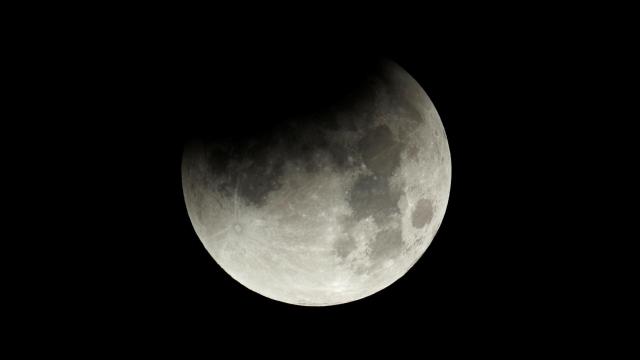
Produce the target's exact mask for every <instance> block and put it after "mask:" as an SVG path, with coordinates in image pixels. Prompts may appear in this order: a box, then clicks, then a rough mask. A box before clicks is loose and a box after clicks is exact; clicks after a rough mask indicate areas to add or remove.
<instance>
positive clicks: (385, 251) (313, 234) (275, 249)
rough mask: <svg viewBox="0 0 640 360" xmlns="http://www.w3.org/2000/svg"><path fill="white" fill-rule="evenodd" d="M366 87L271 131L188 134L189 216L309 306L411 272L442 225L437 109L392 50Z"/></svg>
mask: <svg viewBox="0 0 640 360" xmlns="http://www.w3.org/2000/svg"><path fill="white" fill-rule="evenodd" d="M363 88H364V90H363V91H361V93H360V94H359V95H358V96H357V98H356V99H355V100H353V101H350V102H349V103H346V104H339V105H336V106H333V107H331V108H330V109H328V110H326V109H325V110H323V111H321V112H319V113H316V114H313V115H308V116H307V118H306V119H305V121H294V120H292V121H287V122H286V123H285V124H283V125H281V126H279V127H278V129H276V130H274V131H273V132H271V133H269V134H268V136H259V137H254V138H250V139H244V140H243V141H226V142H225V141H207V140H203V139H194V140H192V141H189V142H187V143H186V145H185V148H184V153H183V158H182V188H183V194H184V199H185V203H186V207H187V211H188V214H189V218H190V219H191V223H192V224H193V227H194V229H195V232H196V233H197V235H198V237H199V238H200V240H201V241H202V243H203V245H204V247H205V248H206V250H207V251H208V252H209V253H210V254H211V256H212V257H213V259H214V260H215V262H216V263H218V264H219V265H220V267H221V268H222V269H223V270H224V271H225V272H227V273H228V274H229V275H230V276H231V277H232V278H233V279H235V280H237V281H238V282H239V283H240V284H242V285H244V286H245V287H247V288H249V289H250V290H253V291H254V292H256V293H258V294H261V295H263V296H266V297H268V298H271V299H274V300H277V301H281V302H285V303H289V304H296V305H305V306H328V305H336V304H342V303H347V302H351V301H355V300H358V299H362V298H364V297H367V296H369V295H372V294H374V293H376V292H378V291H380V290H382V289H384V288H386V287H387V286H389V285H390V284H392V283H393V282H395V281H396V280H398V279H399V278H400V277H402V276H403V275H404V274H405V273H406V272H407V271H408V270H409V269H410V268H411V267H412V266H413V265H414V264H415V263H416V261H418V259H419V258H420V257H421V256H422V254H423V253H424V252H425V250H426V249H427V247H428V246H429V244H430V243H431V241H432V240H433V238H434V236H435V235H436V232H437V230H438V228H439V227H440V224H441V222H442V220H443V217H444V214H445V210H446V207H447V203H448V199H449V191H450V187H451V155H450V151H449V145H448V141H447V137H446V134H445V130H444V128H443V125H442V121H441V120H440V117H439V115H438V112H437V111H436V109H435V107H434V105H433V103H432V102H431V100H430V98H429V97H428V96H427V94H426V93H425V91H424V90H423V89H422V87H421V86H420V85H419V84H418V83H417V82H416V81H415V80H414V79H413V78H412V77H411V76H410V75H409V74H408V73H407V72H406V71H405V70H404V69H402V68H401V67H400V66H399V65H397V64H396V63H394V62H391V61H383V62H380V64H379V65H378V66H376V67H375V71H372V72H371V73H370V74H369V75H368V76H367V80H366V86H363Z"/></svg>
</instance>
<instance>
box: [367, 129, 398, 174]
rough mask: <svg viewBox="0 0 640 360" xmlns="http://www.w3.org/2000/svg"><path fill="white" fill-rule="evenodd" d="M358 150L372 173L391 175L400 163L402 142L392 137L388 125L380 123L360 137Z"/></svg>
mask: <svg viewBox="0 0 640 360" xmlns="http://www.w3.org/2000/svg"><path fill="white" fill-rule="evenodd" d="M358 150H359V151H360V154H361V155H362V160H363V161H364V163H365V165H367V167H368V168H369V169H371V171H372V172H373V173H374V174H376V175H380V176H391V175H392V174H393V172H394V171H395V170H396V168H397V167H398V166H399V164H400V153H401V151H402V144H400V143H398V142H396V141H395V140H394V139H393V133H391V130H390V129H389V127H387V126H385V125H380V126H377V127H375V128H373V129H372V130H371V131H369V132H368V133H367V134H366V135H365V136H364V137H363V138H362V139H360V141H359V142H358Z"/></svg>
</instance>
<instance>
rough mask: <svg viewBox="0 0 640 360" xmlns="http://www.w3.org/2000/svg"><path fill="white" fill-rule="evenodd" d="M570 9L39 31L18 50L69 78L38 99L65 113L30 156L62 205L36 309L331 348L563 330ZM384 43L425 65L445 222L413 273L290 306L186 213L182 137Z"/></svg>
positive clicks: (337, 89)
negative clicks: (345, 297) (439, 137)
mask: <svg viewBox="0 0 640 360" xmlns="http://www.w3.org/2000/svg"><path fill="white" fill-rule="evenodd" d="M434 16H435V15H434ZM563 19H564V18H563V17H560V18H558V19H547V21H546V22H544V24H542V25H541V23H540V21H539V18H536V17H531V18H526V17H521V16H516V15H512V16H511V17H501V16H497V15H496V16H494V17H492V18H485V17H480V16H470V17H469V18H468V19H464V21H462V20H461V19H459V20H458V21H442V22H436V23H431V22H428V21H423V22H421V21H409V20H407V21H406V22H405V21H400V20H398V19H396V20H398V21H397V25H396V23H394V24H393V26H391V25H390V24H387V26H382V25H380V23H377V22H372V24H369V25H366V26H365V25H362V26H355V25H354V26H352V28H350V29H349V31H343V30H342V28H340V29H338V28H337V27H333V26H329V25H326V24H328V23H330V22H324V24H325V25H326V26H324V27H322V26H318V27H314V30H315V31H310V32H307V31H303V30H301V28H300V26H301V25H302V24H304V23H305V19H300V20H298V22H296V25H295V26H282V28H278V27H277V26H275V25H274V26H256V27H255V28H250V27H247V28H244V27H243V26H230V25H225V24H223V23H219V22H215V21H211V22H198V21H194V22H190V21H182V22H180V25H179V26H177V25H175V24H172V23H171V24H167V23H165V22H163V21H155V22H153V25H149V24H147V23H146V22H145V23H142V22H141V23H140V25H133V24H136V22H129V26H128V27H126V28H125V27H122V26H116V25H113V26H111V27H98V29H96V30H95V31H92V32H83V31H79V28H78V27H69V28H68V29H67V30H66V31H63V32H62V34H61V35H59V34H58V35H53V34H48V33H46V32H43V33H42V34H41V35H40V38H39V39H40V40H39V44H40V46H41V49H42V50H41V51H39V57H34V58H33V60H32V61H33V64H32V65H29V66H32V68H33V69H37V71H38V73H39V74H41V76H40V79H41V80H44V83H45V84H46V85H44V87H42V89H41V91H42V92H43V93H56V94H58V95H59V96H60V98H59V99H56V100H49V101H50V103H47V104H43V105H42V106H45V105H46V106H49V107H48V109H50V111H53V112H55V113H56V114H58V116H57V117H56V118H58V119H60V120H59V121H58V122H55V123H48V124H47V125H43V128H42V129H43V130H44V133H46V134H48V135H46V136H47V137H50V141H52V142H55V143H56V147H55V148H56V150H55V151H56V152H55V155H53V153H48V152H46V151H45V152H40V153H39V155H38V156H48V157H51V158H54V159H56V164H55V165H51V166H50V167H47V168H46V169H43V171H45V172H46V173H47V174H49V175H50V176H52V177H53V178H56V179H58V180H57V182H56V183H55V185H53V184H52V183H49V185H48V186H51V187H52V188H55V189H56V191H55V196H56V200H55V202H54V203H55V204H56V208H55V210H52V211H51V212H50V213H52V214H55V215H56V219H57V217H58V216H59V217H61V219H60V220H56V221H54V220H51V222H52V226H55V228H56V229H59V230H60V231H61V233H62V234H64V237H63V238H64V239H67V240H64V241H60V242H53V243H52V242H51V241H47V242H46V243H45V244H43V245H42V249H45V248H46V249H48V248H49V247H51V251H55V253H56V254H58V253H60V254H61V256H50V255H49V254H52V253H53V252H47V251H48V250H47V251H42V252H40V253H39V254H38V255H35V253H34V255H33V257H34V258H35V257H38V258H39V257H43V258H46V259H47V264H48V262H51V263H52V265H51V266H48V271H44V272H38V274H37V276H35V275H34V276H33V277H32V278H33V279H36V280H34V281H35V282H33V285H31V286H32V290H34V289H35V291H36V292H37V293H38V294H40V295H39V296H33V297H29V300H28V301H27V302H26V304H27V305H28V306H31V307H32V308H39V309H41V310H39V311H40V316H41V319H45V321H44V323H46V324H47V326H46V329H47V331H48V332H50V333H54V332H56V329H58V326H59V324H64V326H65V327H70V328H72V329H74V331H73V332H71V333H70V334H73V335H68V338H69V339H76V340H77V341H80V342H93V341H96V339H98V340H97V341H99V342H102V341H106V343H107V344H109V343H110V341H111V340H108V339H113V344H115V343H120V342H121V341H125V342H130V343H134V344H140V343H157V342H163V341H172V340H173V339H176V338H179V337H181V336H183V337H185V338H188V339H192V340H193V339H196V338H199V337H202V341H203V344H209V342H211V343H212V344H216V346H224V344H225V341H226V339H227V338H246V339H253V338H258V339H262V340H266V343H268V344H269V345H268V346H271V347H275V348H279V347H284V348H286V347H287V345H286V344H287V342H295V343H301V344H307V345H308V346H307V345H305V346H306V349H307V351H308V352H311V353H313V352H314V351H315V350H314V349H315V348H314V346H316V347H318V348H323V347H324V345H323V342H322V341H319V340H318V339H323V340H326V341H327V343H331V344H338V343H345V344H346V343H358V344H365V343H366V344H368V345H367V346H368V347H369V349H372V348H375V347H376V346H378V345H377V344H380V345H379V346H381V347H383V346H399V347H401V348H405V349H412V348H426V347H427V344H428V343H429V342H430V341H435V340H432V339H434V336H436V335H437V336H443V335H444V336H445V337H449V338H459V339H462V340H463V342H464V343H465V344H466V345H465V346H470V347H472V346H475V345H472V344H473V343H476V344H488V343H489V342H498V343H511V344H529V343H530V341H531V339H532V337H531V335H532V334H533V333H535V334H537V335H536V336H542V337H545V336H548V337H550V340H552V341H559V342H561V341H562V339H563V334H564V332H565V330H566V329H568V328H569V327H575V326H576V325H578V327H579V325H580V324H582V323H586V322H588V320H586V318H585V317H583V316H582V315H583V311H582V307H581V305H580V302H579V301H576V299H577V297H574V296H570V294H573V293H574V290H576V291H577V289H578V288H579V287H581V286H582V285H584V283H585V282H586V281H587V279H586V278H585V277H586V274H585V273H581V272H579V271H577V270H575V269H576V266H575V264H574V263H569V262H567V259H568V258H571V257H579V256H577V255H575V252H573V253H571V251H575V249H576V247H574V245H575V241H576V239H575V236H574V235H573V233H572V232H571V230H570V229H569V228H567V227H565V226H561V225H566V224H567V223H568V222H570V221H571V219H570V217H571V215H569V214H570V213H569V212H568V211H566V210H567V207H566V205H565V201H567V200H568V197H570V196H573V195H570V190H571V189H575V186H576V184H575V183H573V182H572V181H571V180H569V179H568V178H566V177H564V176H562V175H560V174H562V172H563V171H567V170H571V168H572V167H574V166H577V163H579V162H580V161H581V160H580V158H579V157H576V156H575V155H576V154H575V153H574V152H571V151H569V152H562V153H560V152H558V151H557V150H556V148H557V147H558V146H560V147H564V146H568V145H566V144H567V139H569V138H570V137H568V136H567V135H566V133H564V132H563V131H562V130H563V129H564V128H566V127H573V126H574V124H575V122H576V121H578V120H576V119H577V117H575V116H572V115H573V113H572V110H567V109H566V108H565V107H564V106H560V104H561V103H562V104H565V103H567V102H571V101H572V100H573V99H572V98H571V94H570V92H569V91H568V84H569V83H571V84H572V85H576V84H578V85H579V84H580V83H579V82H578V81H581V79H583V78H582V77H581V76H580V74H582V72H581V71H580V69H581V63H580V62H579V61H577V59H578V58H579V57H577V56H573V55H572V54H571V51H572V47H576V46H578V45H577V44H580V42H581V41H582V40H581V37H579V36H577V35H576V32H575V31H572V30H570V29H569V30H566V31H559V29H561V28H562V29H563V30H564V28H563V26H562V23H563ZM183 20H184V19H183ZM87 22H91V21H90V20H89V19H88V20H87ZM212 23H213V24H212ZM160 25H166V26H160ZM81 29H82V27H81V28H80V30H81ZM43 57H46V58H47V59H49V61H48V62H44V63H43V62H41V61H40V60H38V59H41V58H43ZM378 57H383V58H388V59H391V60H393V61H395V62H397V63H398V64H399V65H400V66H401V67H403V68H404V69H405V70H406V71H407V72H408V73H409V74H411V75H412V76H413V77H414V78H415V79H416V80H417V81H418V83H420V85H421V86H422V87H423V88H424V89H425V91H426V92H427V94H428V95H429V97H430V98H431V100H432V101H433V103H434V105H435V107H436V109H437V111H438V113H439V115H440V117H441V119H442V122H443V124H444V128H445V131H446V134H447V137H448V141H449V147H450V150H451V159H452V186H451V194H450V198H449V204H448V208H447V211H446V214H445V217H444V221H443V223H442V225H441V227H440V230H439V231H438V234H437V235H436V237H435V238H434V240H433V242H432V243H431V245H430V246H429V248H428V249H427V251H426V253H425V254H424V255H423V256H422V258H421V259H420V260H419V261H418V262H417V263H416V264H415V265H414V266H413V268H411V269H410V270H409V272H408V273H407V274H406V275H405V276H403V277H402V278H400V279H399V280H398V281H397V282H395V283H394V284H392V285H391V286H389V287H388V288H386V289H384V290H383V291H380V292H379V293H376V294H374V295H372V296H369V297H367V298H364V299H362V300H359V301H356V302H352V303H348V304H343V305H338V306H331V307H300V306H293V305H289V304H285V303H280V302H277V301H274V300H271V299H268V298H265V297H263V296H261V295H259V294H257V293H254V292H252V291H251V290H249V289H246V288H244V287H243V286H242V285H240V284H239V283H238V282H236V281H235V280H233V279H232V278H231V277H230V276H229V275H227V274H226V273H225V272H224V271H223V270H222V269H221V268H220V267H219V266H218V265H217V264H216V263H215V261H214V260H213V259H212V258H211V256H210V255H209V254H208V252H207V251H206V250H205V249H204V247H203V246H202V244H201V242H200V240H199V239H198V237H197V235H196V234H195V232H194V230H193V228H192V226H191V223H190V220H189V217H188V215H187V211H186V207H185V204H184V200H183V197H182V187H181V173H180V165H181V156H182V148H183V145H184V142H185V140H186V139H188V138H189V137H190V136H192V135H193V134H202V133H211V134H235V135H236V136H241V134H242V133H243V132H245V131H246V132H252V133H258V134H259V133H260V132H263V131H269V129H270V128H271V127H272V126H274V124H277V123H278V121H282V119H285V118H287V117H290V116H296V115H298V114H304V113H305V112H308V111H313V110H314V109H318V108H321V107H323V106H327V104H330V103H331V102H332V101H333V100H334V99H335V97H340V96H341V93H342V92H343V91H345V89H348V88H349V86H352V85H353V84H354V83H356V84H357V79H358V77H359V76H360V73H359V71H362V69H365V68H366V66H367V64H368V62H369V61H371V59H374V58H378ZM29 64H31V63H29ZM34 71H36V70H34ZM71 104H72V105H73V106H70V105H71ZM54 133H55V134H58V133H59V134H62V135H64V137H62V136H57V135H54ZM572 136H579V132H573V133H572ZM62 139H64V140H62ZM67 139H69V140H67ZM58 174H70V175H71V176H64V179H63V178H60V177H59V175H58ZM71 194H73V195H71ZM571 254H572V255H571ZM43 299H46V301H42V300H43ZM36 305H37V306H36ZM26 324H30V323H29V322H26ZM24 326H26V327H27V328H28V326H29V325H24ZM538 328H542V329H545V330H544V331H541V332H538V331H537V330H534V329H538ZM24 331H28V330H24ZM65 334H66V333H65ZM195 334H197V335H196V336H195V337H192V335H195ZM104 339H107V340H104ZM462 340H461V341H462ZM74 341H75V340H74ZM332 346H333V345H332ZM107 347H108V346H107ZM246 347H251V342H248V343H247V344H246ZM237 349H238V351H240V352H242V351H245V349H243V348H237Z"/></svg>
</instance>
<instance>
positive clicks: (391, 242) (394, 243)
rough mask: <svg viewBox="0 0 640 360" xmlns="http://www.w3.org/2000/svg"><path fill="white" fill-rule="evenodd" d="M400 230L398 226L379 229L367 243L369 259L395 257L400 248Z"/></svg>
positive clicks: (401, 244)
mask: <svg viewBox="0 0 640 360" xmlns="http://www.w3.org/2000/svg"><path fill="white" fill-rule="evenodd" d="M402 247H403V243H402V231H401V230H400V229H399V228H393V229H385V230H381V231H379V232H378V233H377V234H376V237H375V238H374V239H373V241H372V242H371V244H370V245H369V249H370V250H371V255H370V256H371V259H372V260H374V261H379V260H387V259H392V258H394V257H396V256H397V255H398V254H400V251H401V250H402Z"/></svg>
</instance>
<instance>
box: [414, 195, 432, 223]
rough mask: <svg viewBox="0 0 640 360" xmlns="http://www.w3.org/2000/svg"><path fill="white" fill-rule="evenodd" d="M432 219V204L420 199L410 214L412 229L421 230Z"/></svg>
mask: <svg viewBox="0 0 640 360" xmlns="http://www.w3.org/2000/svg"><path fill="white" fill-rule="evenodd" d="M431 219H433V204H432V203H431V201H430V200H427V199H420V200H418V202H417V203H416V207H415V208H414V209H413V213H412V214H411V224H412V225H413V227H414V228H416V229H420V228H423V227H424V226H425V225H426V224H428V223H430V222H431Z"/></svg>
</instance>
